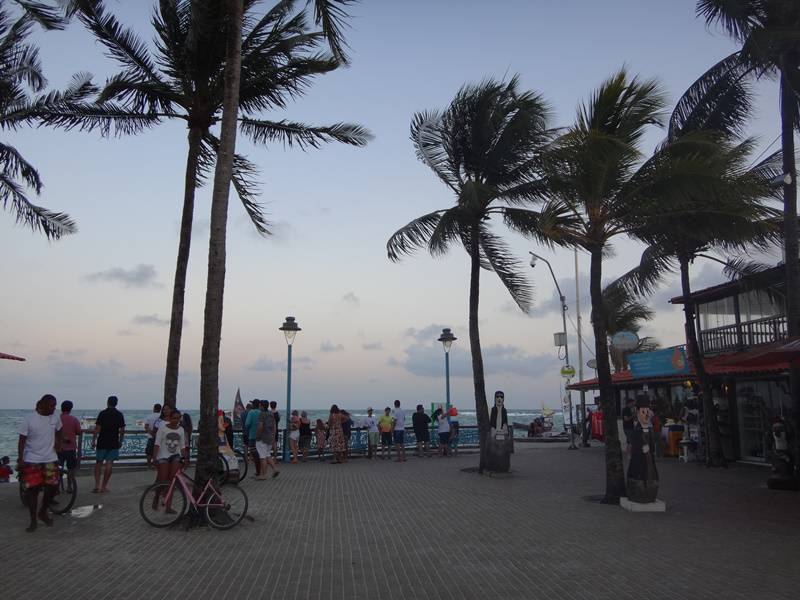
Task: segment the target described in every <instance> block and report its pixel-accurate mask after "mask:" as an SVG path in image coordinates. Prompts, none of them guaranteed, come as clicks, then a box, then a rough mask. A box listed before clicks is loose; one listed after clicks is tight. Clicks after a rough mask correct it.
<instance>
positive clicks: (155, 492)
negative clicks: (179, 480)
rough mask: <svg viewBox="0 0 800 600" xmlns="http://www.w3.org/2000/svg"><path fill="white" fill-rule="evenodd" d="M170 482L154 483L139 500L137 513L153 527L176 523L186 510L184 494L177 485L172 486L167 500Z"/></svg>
mask: <svg viewBox="0 0 800 600" xmlns="http://www.w3.org/2000/svg"><path fill="white" fill-rule="evenodd" d="M169 487H170V484H169V483H167V482H160V483H154V484H153V485H151V486H150V487H149V488H147V489H146V490H145V491H144V494H142V498H141V500H139V514H140V515H142V518H143V519H144V520H145V521H147V522H148V523H149V524H150V525H152V526H153V527H167V526H169V525H172V524H173V523H176V522H177V521H178V519H180V518H181V517H182V516H183V513H184V512H185V511H186V495H185V494H184V493H183V489H181V487H180V486H179V485H177V484H176V485H175V486H174V487H173V488H172V497H171V498H170V499H169V502H167V493H168V492H169Z"/></svg>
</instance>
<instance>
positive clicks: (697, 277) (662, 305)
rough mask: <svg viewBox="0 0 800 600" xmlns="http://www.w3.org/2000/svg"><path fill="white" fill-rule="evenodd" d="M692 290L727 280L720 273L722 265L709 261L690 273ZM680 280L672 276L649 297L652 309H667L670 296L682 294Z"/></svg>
mask: <svg viewBox="0 0 800 600" xmlns="http://www.w3.org/2000/svg"><path fill="white" fill-rule="evenodd" d="M690 276H691V279H690V281H691V285H692V290H694V291H697V290H702V289H703V288H707V287H711V286H714V285H719V284H720V283H725V282H727V281H728V278H726V277H725V276H724V275H723V274H722V265H717V264H714V263H710V262H705V263H703V266H702V267H700V270H699V271H696V272H694V273H690ZM682 294H683V292H682V291H681V284H680V280H679V279H677V278H676V277H673V278H672V279H671V280H669V283H668V284H667V285H666V286H664V287H662V288H660V289H659V290H658V291H656V293H655V294H653V296H652V297H651V298H650V299H649V301H648V304H649V305H650V306H651V307H652V308H653V310H662V311H663V310H669V308H670V306H671V305H670V304H669V301H670V299H671V298H675V297H676V296H680V295H682Z"/></svg>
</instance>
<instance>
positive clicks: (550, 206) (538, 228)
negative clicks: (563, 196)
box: [491, 200, 579, 248]
mask: <svg viewBox="0 0 800 600" xmlns="http://www.w3.org/2000/svg"><path fill="white" fill-rule="evenodd" d="M491 212H498V213H499V214H500V215H501V216H502V217H503V222H504V223H505V225H506V227H508V228H509V229H511V230H512V231H516V232H517V233H519V234H521V235H523V236H524V237H526V238H528V239H531V240H535V241H536V242H537V243H539V244H540V245H543V246H547V247H550V248H552V247H553V246H555V245H559V246H570V245H574V244H575V243H576V240H575V239H574V232H575V229H577V228H578V227H577V226H578V225H579V218H578V216H577V215H575V213H574V212H573V211H572V210H571V209H570V208H569V207H568V206H566V205H565V204H564V203H563V202H560V201H558V200H551V201H549V202H546V203H545V204H544V205H543V206H542V207H541V209H540V210H531V209H525V208H517V207H511V206H502V207H497V208H496V209H493V210H492V211H491Z"/></svg>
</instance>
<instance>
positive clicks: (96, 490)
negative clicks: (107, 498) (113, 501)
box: [92, 488, 100, 494]
mask: <svg viewBox="0 0 800 600" xmlns="http://www.w3.org/2000/svg"><path fill="white" fill-rule="evenodd" d="M92 493H93V494H99V493H100V488H94V489H93V490H92Z"/></svg>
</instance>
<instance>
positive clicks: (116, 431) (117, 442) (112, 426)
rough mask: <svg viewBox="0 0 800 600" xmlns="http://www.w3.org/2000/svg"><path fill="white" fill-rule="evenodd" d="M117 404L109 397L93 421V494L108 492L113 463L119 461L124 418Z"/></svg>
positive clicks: (115, 399)
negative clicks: (103, 467)
mask: <svg viewBox="0 0 800 600" xmlns="http://www.w3.org/2000/svg"><path fill="white" fill-rule="evenodd" d="M117 402H118V399H117V397H116V396H109V397H108V401H107V403H106V404H107V407H106V409H105V410H102V411H100V414H99V415H97V420H96V421H95V426H94V434H93V435H92V448H95V464H94V489H93V490H92V493H93V494H103V493H105V492H107V491H109V490H108V481H109V479H111V471H112V469H113V465H114V461H115V460H118V459H119V449H120V448H121V447H122V440H123V438H124V437H125V417H124V416H122V413H121V412H120V411H118V410H117ZM103 464H105V469H104V470H103V483H102V485H101V484H100V471H101V466H102V465H103Z"/></svg>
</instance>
